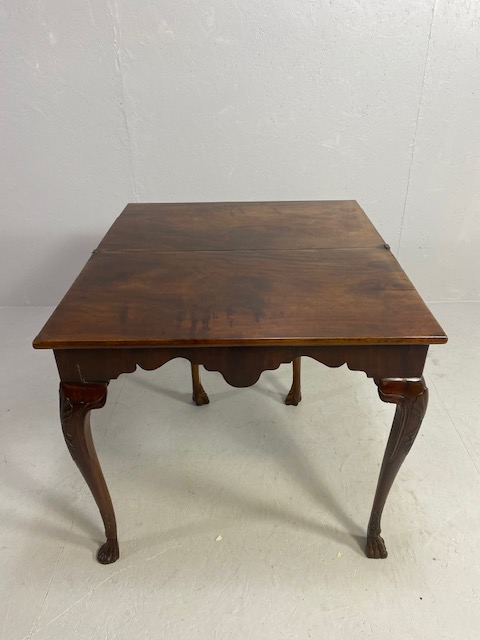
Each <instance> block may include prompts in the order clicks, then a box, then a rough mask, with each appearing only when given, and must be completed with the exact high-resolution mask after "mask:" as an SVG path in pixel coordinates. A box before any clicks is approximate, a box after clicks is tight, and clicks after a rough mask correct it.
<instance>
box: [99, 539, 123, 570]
mask: <svg viewBox="0 0 480 640" xmlns="http://www.w3.org/2000/svg"><path fill="white" fill-rule="evenodd" d="M119 557H120V550H119V548H118V540H116V539H108V538H107V541H106V542H105V543H104V544H102V546H101V547H100V549H99V550H98V553H97V560H98V561H99V562H100V564H112V562H115V561H116V560H118V558H119Z"/></svg>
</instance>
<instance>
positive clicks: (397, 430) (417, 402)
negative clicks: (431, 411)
mask: <svg viewBox="0 0 480 640" xmlns="http://www.w3.org/2000/svg"><path fill="white" fill-rule="evenodd" d="M375 382H376V384H377V386H378V394H379V396H380V398H381V400H383V401H384V402H393V403H395V404H396V405H397V409H396V411H395V418H394V420H393V425H392V429H391V431H390V436H389V438H388V442H387V447H386V450H385V455H384V457H383V462H382V467H381V469H380V477H379V479H378V485H377V491H376V493H375V499H374V501H373V507H372V513H371V516H370V522H369V524H368V534H367V550H366V551H367V556H368V557H369V558H386V557H387V555H388V554H387V549H386V548H385V542H384V540H383V538H382V537H381V535H380V533H381V526H380V521H381V518H382V512H383V507H384V506H385V500H386V499H387V496H388V493H389V491H390V488H391V486H392V484H393V481H394V480H395V476H396V475H397V473H398V470H399V469H400V467H401V466H402V463H403V461H404V460H405V458H406V456H407V454H408V452H409V451H410V449H411V447H412V445H413V443H414V441H415V438H416V436H417V433H418V432H419V430H420V425H421V424H422V420H423V416H424V415H425V411H426V409H427V403H428V389H427V387H426V386H425V380H424V379H423V378H382V379H380V380H376V381H375Z"/></svg>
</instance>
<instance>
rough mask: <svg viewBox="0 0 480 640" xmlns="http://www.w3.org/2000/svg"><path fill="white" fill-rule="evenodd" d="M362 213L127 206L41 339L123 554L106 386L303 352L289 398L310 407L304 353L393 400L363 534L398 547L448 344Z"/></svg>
mask: <svg viewBox="0 0 480 640" xmlns="http://www.w3.org/2000/svg"><path fill="white" fill-rule="evenodd" d="M446 340H447V337H446V335H445V333H444V332H443V330H442V328H441V327H440V326H439V325H438V323H437V322H436V320H435V318H434V317H433V316H432V314H431V313H430V311H429V310H428V308H427V307H426V305H425V304H424V302H423V301H422V299H421V298H420V296H419V294H418V293H417V292H416V290H415V288H414V287H413V285H412V284H411V282H410V281H409V280H408V278H407V276H406V275H405V273H404V272H403V270H402V269H401V267H400V266H399V264H398V262H397V261H396V260H395V258H394V257H393V255H392V254H391V252H390V250H389V247H388V245H386V244H385V243H384V241H383V240H382V238H381V237H380V236H379V234H378V233H377V231H376V230H375V228H374V227H373V225H372V224H371V223H370V221H369V220H368V218H367V216H366V215H365V213H364V212H363V211H362V209H361V208H360V207H359V206H358V205H357V204H356V203H355V202H353V201H348V202H307V203H302V202H297V203H291V202H290V203H236V204H235V203H214V204H205V203H202V204H179V205H176V204H175V205H171V204H162V205H154V204H151V205H150V204H149V205H143V204H135V205H129V206H128V207H127V208H126V209H125V211H124V212H123V213H122V215H121V216H120V217H119V218H118V219H117V221H116V222H115V223H114V224H113V226H112V228H111V229H110V231H109V232H108V233H107V235H106V236H105V238H104V240H103V241H102V242H101V243H100V245H99V247H98V249H96V250H95V251H94V253H93V255H92V257H91V258H90V260H89V261H88V263H87V265H86V266H85V268H84V269H83V271H82V272H81V274H80V275H79V277H78V278H77V280H76V281H75V283H74V284H73V285H72V287H71V289H70V290H69V291H68V293H67V294H66V296H65V297H64V299H63V300H62V301H61V302H60V304H59V305H58V307H57V309H56V310H55V312H54V313H53V314H52V316H51V318H50V319H49V320H48V322H47V323H46V325H45V327H44V328H43V329H42V330H41V332H40V334H39V335H38V336H37V338H36V339H35V340H34V347H36V348H51V349H53V350H54V354H55V359H56V363H57V368H58V371H59V375H60V380H61V383H60V417H61V423H62V429H63V433H64V436H65V441H66V444H67V446H68V448H69V451H70V453H71V455H72V458H73V459H74V461H75V462H76V464H77V465H78V467H79V469H80V471H81V473H82V474H83V476H84V478H85V480H86V482H87V483H88V486H89V487H90V489H91V491H92V494H93V497H94V498H95V500H96V502H97V505H98V507H99V510H100V513H101V516H102V518H103V522H104V525H105V534H106V542H105V543H104V544H103V545H102V546H101V547H100V550H99V552H98V560H99V561H100V562H102V563H110V562H115V560H116V559H117V558H118V557H119V547H118V540H117V533H116V522H115V514H114V510H113V505H112V501H111V499H110V495H109V492H108V489H107V485H106V483H105V479H104V477H103V473H102V470H101V467H100V463H99V461H98V458H97V455H96V452H95V447H94V444H93V439H92V436H91V432H90V422H89V414H90V411H91V410H92V409H97V408H101V407H102V406H103V404H104V403H105V398H106V390H107V384H108V382H109V381H110V380H111V379H114V378H117V377H118V376H119V375H121V374H122V373H128V372H132V371H135V369H136V368H137V367H142V368H143V369H146V370H153V369H156V368H158V367H160V366H162V365H163V364H165V363H166V362H168V361H170V360H171V359H172V358H178V357H181V358H185V359H186V360H188V361H189V362H190V364H191V370H192V384H193V398H194V401H195V402H196V403H197V404H206V403H207V402H208V396H207V395H206V393H205V391H204V389H203V387H202V385H201V381H200V375H199V366H200V365H202V366H204V367H205V368H206V369H209V370H211V371H219V372H221V373H222V375H223V376H224V378H225V380H226V381H227V382H228V383H229V384H231V385H233V386H236V387H247V386H250V385H253V384H255V382H256V381H257V380H258V378H259V376H260V375H261V373H262V372H263V371H266V370H273V369H276V368H278V367H279V366H280V364H282V363H289V362H293V367H294V378H293V383H292V388H291V390H290V392H289V394H288V396H287V399H286V402H287V404H298V402H299V401H300V398H301V393H300V358H301V357H304V356H308V357H311V358H314V359H315V360H318V362H321V363H323V364H325V365H326V366H328V367H339V366H341V365H343V364H346V365H347V366H348V367H349V368H350V369H352V370H354V371H364V372H365V373H366V375H367V376H369V377H370V378H373V379H374V380H375V383H376V384H377V386H378V391H379V395H380V398H381V399H382V400H383V401H384V402H392V403H395V404H396V405H397V410H396V414H395V419H394V422H393V426H392V429H391V433H390V437H389V439H388V443H387V447H386V451H385V456H384V460H383V464H382V467H381V471H380V476H379V480H378V486H377V491H376V494H375V499H374V503H373V507H372V511H371V516H370V521H369V525H368V532H367V544H366V553H367V555H368V556H369V557H371V558H384V557H386V555H387V550H386V547H385V542H384V540H383V538H382V537H381V535H380V533H381V516H382V512H383V508H384V505H385V501H386V498H387V496H388V493H389V490H390V488H391V486H392V483H393V481H394V479H395V476H396V474H397V473H398V471H399V469H400V466H401V464H402V462H403V460H404V458H405V456H406V455H407V453H408V451H409V450H410V447H411V446H412V444H413V442H414V440H415V437H416V435H417V433H418V431H419V429H420V425H421V422H422V419H423V415H424V413H425V410H426V407H427V399H428V392H427V388H426V385H425V381H424V379H423V369H424V364H425V359H426V357H427V352H428V348H429V345H431V344H435V343H442V342H446Z"/></svg>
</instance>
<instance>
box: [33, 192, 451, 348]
mask: <svg viewBox="0 0 480 640" xmlns="http://www.w3.org/2000/svg"><path fill="white" fill-rule="evenodd" d="M209 208H211V213H208V212H209ZM239 229H240V231H241V232H239ZM240 239H241V241H240ZM195 243H197V244H195ZM122 247H123V248H122ZM195 247H196V248H195ZM352 309H354V310H355V312H354V313H352ZM445 340H446V337H445V334H444V332H443V331H442V329H441V327H440V326H439V325H438V323H437V322H436V320H435V319H434V317H433V316H432V314H431V313H430V311H429V310H428V308H427V307H426V305H425V304H424V303H423V301H422V299H421V298H420V296H419V295H418V293H417V292H416V290H415V288H414V287H413V285H412V284H411V282H410V281H409V280H408V278H407V276H406V275H405V273H404V272H403V270H402V269H401V267H400V266H399V264H398V262H397V261H396V260H395V258H394V257H393V255H392V254H391V252H390V251H389V250H388V249H386V248H385V243H384V242H383V240H382V239H381V237H380V236H379V235H378V233H377V231H376V230H375V229H374V227H373V226H372V224H371V223H370V221H369V220H368V218H367V217H366V215H365V214H364V212H363V211H362V209H360V207H359V206H358V205H357V204H355V203H352V202H347V203H343V204H342V203H321V202H320V203H305V204H302V203H296V204H295V203H293V204H292V203H287V204H284V205H283V206H281V204H280V203H276V204H275V205H271V204H268V203H267V204H264V205H262V204H261V203H260V204H258V203H257V204H252V205H247V204H239V205H234V204H228V205H221V204H217V205H203V204H201V205H181V206H180V205H129V207H127V209H126V210H125V212H124V214H123V215H122V216H120V218H119V219H118V220H117V221H116V222H115V224H114V225H113V226H112V228H111V229H110V231H109V232H108V234H107V236H106V238H105V240H104V241H103V242H102V243H100V245H99V248H98V249H97V250H96V251H95V252H94V254H93V255H92V257H91V258H90V260H89V261H88V263H87V264H86V265H85V267H84V269H83V271H82V272H81V274H80V275H79V277H78V278H77V280H76V281H75V283H74V285H73V286H72V287H71V289H70V290H69V291H68V293H67V294H66V296H65V297H64V299H63V300H62V302H61V304H60V305H59V306H58V307H57V309H56V310H55V312H54V313H53V315H52V317H51V318H50V320H49V321H48V322H47V324H46V325H45V327H44V328H43V329H42V331H41V332H40V334H39V335H38V336H37V338H36V339H35V342H34V346H35V347H37V348H48V349H62V348H72V347H75V348H90V347H102V348H103V347H106V346H114V347H117V346H122V347H123V346H124V347H127V346H128V347H132V346H145V347H153V346H192V345H204V346H220V345H226V346H233V345H240V346H245V345H248V346H251V345H258V344H304V345H314V344H316V345H322V344H335V345H337V344H341V343H346V344H366V343H370V344H386V343H395V344H405V343H408V344H412V343H424V344H432V343H436V342H445Z"/></svg>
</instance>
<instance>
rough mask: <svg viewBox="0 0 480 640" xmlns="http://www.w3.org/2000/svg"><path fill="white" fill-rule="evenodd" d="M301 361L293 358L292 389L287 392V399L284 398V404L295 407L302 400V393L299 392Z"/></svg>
mask: <svg viewBox="0 0 480 640" xmlns="http://www.w3.org/2000/svg"><path fill="white" fill-rule="evenodd" d="M301 362H302V359H301V358H295V359H294V361H293V363H292V364H293V380H292V388H291V389H290V391H289V392H288V395H287V397H286V398H285V404H293V405H294V406H297V404H298V403H299V402H300V400H301V399H302V393H301V390H300V365H301Z"/></svg>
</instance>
